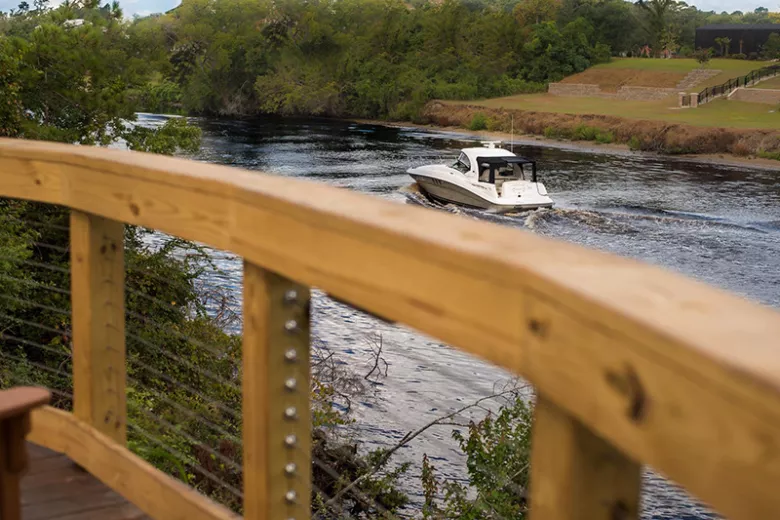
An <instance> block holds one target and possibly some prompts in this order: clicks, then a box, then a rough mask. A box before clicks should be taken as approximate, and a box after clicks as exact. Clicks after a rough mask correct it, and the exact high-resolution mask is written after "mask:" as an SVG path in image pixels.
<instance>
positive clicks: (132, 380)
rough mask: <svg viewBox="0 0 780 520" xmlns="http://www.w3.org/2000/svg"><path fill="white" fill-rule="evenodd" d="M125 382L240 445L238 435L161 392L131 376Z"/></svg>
mask: <svg viewBox="0 0 780 520" xmlns="http://www.w3.org/2000/svg"><path fill="white" fill-rule="evenodd" d="M127 380H128V381H129V382H130V383H131V384H133V385H135V386H136V387H138V388H140V389H143V391H144V392H150V393H152V394H154V396H155V397H157V399H159V400H160V401H161V402H163V403H165V404H167V405H169V406H171V407H173V408H175V409H176V410H177V411H178V412H180V413H182V414H184V415H186V416H187V417H189V418H190V419H195V420H197V421H200V423H201V424H203V425H205V426H208V427H210V428H211V429H213V430H214V431H215V432H217V433H219V434H220V435H223V436H224V437H226V438H227V439H230V440H231V441H233V442H235V443H238V444H242V443H243V441H242V440H241V438H240V436H238V435H236V434H234V433H230V432H228V431H227V430H226V429H225V428H223V427H222V426H219V425H217V424H215V423H213V422H211V421H209V420H208V419H206V418H205V417H203V416H202V415H198V414H197V413H195V412H193V411H192V410H189V409H188V408H187V407H185V406H182V405H181V404H179V403H177V402H176V401H174V400H173V399H170V398H169V397H167V396H165V394H163V393H161V392H158V391H157V390H155V389H154V388H150V387H148V386H145V385H144V384H143V383H141V382H140V381H139V380H137V379H135V378H133V377H131V376H127Z"/></svg>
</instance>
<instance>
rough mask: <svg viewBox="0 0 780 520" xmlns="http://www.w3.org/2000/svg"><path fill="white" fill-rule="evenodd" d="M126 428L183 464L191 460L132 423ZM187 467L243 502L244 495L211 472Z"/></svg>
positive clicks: (196, 467) (192, 466) (195, 466)
mask: <svg viewBox="0 0 780 520" xmlns="http://www.w3.org/2000/svg"><path fill="white" fill-rule="evenodd" d="M128 426H130V427H131V428H132V429H133V430H135V431H136V432H138V434H139V435H141V436H143V437H144V438H145V439H147V440H149V441H151V442H153V443H155V444H156V445H157V446H159V447H160V448H162V449H164V450H165V451H167V452H168V453H169V454H170V455H172V456H174V457H176V458H178V459H179V460H180V461H183V462H184V461H188V460H191V457H187V456H186V455H184V454H183V453H181V452H180V451H178V450H177V449H175V448H173V447H171V446H169V445H168V444H166V443H165V442H163V441H161V440H159V439H158V438H156V437H155V436H154V435H151V434H150V433H149V432H147V431H146V430H144V429H143V428H141V427H140V426H137V425H136V424H133V423H129V424H128ZM188 465H189V466H190V467H191V468H192V469H193V470H195V471H197V472H198V473H200V474H201V475H203V476H204V477H206V478H207V479H209V480H210V481H212V482H213V483H214V484H216V485H218V486H220V487H222V488H224V489H226V490H227V491H229V492H230V493H232V494H233V495H235V496H236V498H238V499H240V500H243V498H244V494H243V493H242V492H241V491H239V490H238V489H236V488H235V487H233V486H231V485H230V484H228V483H227V482H225V481H224V480H222V479H220V478H219V477H217V476H216V475H214V474H213V473H212V472H210V471H209V470H207V469H206V468H204V467H203V466H201V465H199V464H192V463H189V464H188Z"/></svg>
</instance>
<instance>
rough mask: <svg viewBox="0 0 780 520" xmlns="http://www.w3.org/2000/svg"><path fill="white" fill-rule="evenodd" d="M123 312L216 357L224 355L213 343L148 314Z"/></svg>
mask: <svg viewBox="0 0 780 520" xmlns="http://www.w3.org/2000/svg"><path fill="white" fill-rule="evenodd" d="M125 312H126V314H127V315H128V316H132V317H133V318H136V319H138V320H140V321H142V322H143V323H144V324H146V325H151V326H153V327H155V328H157V329H159V330H162V331H164V332H167V333H169V334H173V335H174V336H177V337H179V338H181V339H183V340H185V341H189V342H190V343H192V344H193V345H195V346H196V347H200V348H203V349H205V350H206V351H208V352H209V353H211V354H213V355H214V356H216V357H221V356H224V355H225V352H222V351H220V350H217V349H216V348H214V346H213V345H209V344H208V343H205V342H203V341H200V340H198V339H196V338H193V337H192V336H189V335H187V334H184V333H183V332H179V331H177V330H175V329H172V328H171V327H170V326H169V325H164V324H162V323H160V322H158V321H157V320H155V319H154V318H150V317H148V316H144V315H142V314H138V313H137V312H134V311H130V310H127V311H125Z"/></svg>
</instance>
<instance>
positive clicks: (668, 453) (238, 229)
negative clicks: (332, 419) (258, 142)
mask: <svg viewBox="0 0 780 520" xmlns="http://www.w3.org/2000/svg"><path fill="white" fill-rule="evenodd" d="M0 171H2V172H3V177H2V183H1V184H0V194H1V195H5V196H10V197H21V198H29V199H34V200H41V201H46V202H53V203H58V204H63V205H66V206H70V207H73V208H76V209H78V210H80V211H85V212H89V213H94V214H97V215H100V216H102V217H105V218H109V219H113V220H117V221H122V222H126V223H131V224H138V225H145V226H149V227H154V228H157V229H160V230H162V231H165V232H168V233H172V234H175V235H178V236H181V237H183V238H187V239H192V240H199V241H202V242H205V243H208V244H210V245H212V246H214V247H218V248H221V249H225V250H230V251H233V252H235V253H237V254H239V255H241V256H243V257H244V258H245V259H246V260H247V261H249V262H250V263H252V264H255V265H261V266H263V267H265V268H267V269H269V270H271V271H274V272H276V273H279V274H280V275H282V276H285V277H287V278H289V279H294V280H297V281H298V282H300V283H302V284H305V285H307V286H316V287H319V288H322V289H323V290H325V291H326V292H328V293H329V294H333V295H334V296H336V297H338V298H340V299H342V300H345V301H349V302H352V303H354V304H355V305H357V306H358V307H361V308H363V309H366V310H367V311H370V312H372V313H374V314H377V315H380V316H383V317H385V318H387V319H389V320H392V321H396V322H399V323H404V324H407V325H411V326H413V327H415V328H417V329H418V330H421V331H423V332H425V333H427V334H429V335H431V336H434V337H437V338H439V339H441V340H443V341H445V342H447V343H449V344H451V345H453V346H455V347H458V348H460V349H462V350H465V351H467V352H470V353H472V354H475V355H478V356H481V357H483V358H485V359H487V360H489V361H492V362H494V363H496V364H498V365H500V366H502V367H504V368H507V369H509V370H511V371H513V372H515V373H517V374H520V375H521V376H523V377H525V378H526V379H528V380H529V381H531V382H532V383H534V384H535V385H536V386H537V389H538V390H539V392H540V393H542V394H544V395H546V396H548V397H549V398H550V399H551V400H553V401H554V402H555V403H556V404H557V405H558V406H560V407H561V408H562V409H564V410H565V411H567V412H568V413H570V414H572V415H573V416H574V417H575V418H577V419H579V420H580V421H581V422H582V423H583V424H585V425H587V426H588V427H589V428H591V429H593V430H594V431H595V432H596V433H597V434H599V435H600V436H602V437H603V438H606V439H609V441H610V442H613V443H615V444H616V445H617V446H618V447H619V448H620V449H621V450H622V451H624V452H625V453H627V454H628V455H629V456H631V457H632V458H634V459H636V460H641V461H642V462H644V463H648V464H651V465H653V466H655V467H656V468H657V469H659V470H660V471H662V472H663V473H665V474H666V475H667V476H669V477H671V478H672V479H674V480H676V481H677V482H679V483H681V484H682V485H684V486H686V487H687V488H688V489H689V490H691V491H692V492H693V493H695V494H697V495H698V496H699V498H701V499H703V500H705V501H706V502H708V503H710V504H712V505H713V506H714V507H716V508H717V509H719V511H720V512H721V513H724V514H725V515H727V516H729V517H731V518H733V519H735V520H740V519H747V518H761V519H762V520H763V519H764V518H767V514H766V513H767V512H774V511H776V510H777V508H778V507H780V496H778V495H777V493H776V492H775V490H776V489H777V488H778V487H779V486H780V462H778V461H780V457H778V456H777V455H778V452H780V446H778V442H780V441H779V439H780V355H778V344H779V343H780V340H778V338H780V317H779V316H780V315H778V313H777V312H775V311H773V310H770V309H767V308H764V307H761V306H759V305H756V304H753V303H750V302H747V301H745V300H742V299H740V298H737V297H735V296H732V295H728V294H726V293H724V292H721V291H718V290H716V289H712V288H709V287H706V286H704V285H702V284H699V283H697V282H694V281H692V280H689V279H686V278H684V277H681V276H678V275H675V274H672V273H670V272H666V271H663V270H661V269H658V268H656V267H651V266H648V265H644V264H641V263H638V262H635V261H631V260H628V259H624V258H618V257H614V256H610V255H606V254H602V253H598V252H595V251H589V250H586V249H583V248H581V247H577V246H573V245H570V244H565V243H561V242H557V241H553V240H549V239H546V238H542V237H538V236H534V235H533V234H530V233H525V232H522V231H519V230H513V229H507V228H503V227H500V226H495V225H491V224H488V223H484V222H474V221H470V220H467V219H461V218H457V217H454V216H452V215H445V214H442V213H440V212H435V211H430V210H425V209H422V208H413V207H409V206H404V205H399V204H394V203H391V202H387V201H381V200H377V199H376V198H373V197H367V196H363V195H360V194H356V193H350V192H346V191H342V190H338V189H334V188H331V187H327V186H323V185H317V184H313V183H308V182H305V181H298V180H293V179H289V178H284V179H281V178H275V177H271V176H266V175H262V174H258V173H256V172H246V171H241V170H237V169H232V168H227V167H221V166H215V165H206V164H200V163H192V162H188V161H184V160H179V159H173V158H161V157H158V156H151V155H144V154H132V153H127V152H119V151H112V150H98V149H92V148H87V147H78V148H72V147H68V146H64V145H56V144H48V143H31V142H20V141H8V140H6V141H0ZM552 352H555V353H556V355H550V354H549V353H552ZM626 363H628V364H626ZM637 381H638V382H639V383H638V384H637ZM637 396H639V397H637ZM696 439H700V440H698V441H697V440H696ZM701 439H703V440H701ZM694 448H695V449H694ZM757 483H758V484H757Z"/></svg>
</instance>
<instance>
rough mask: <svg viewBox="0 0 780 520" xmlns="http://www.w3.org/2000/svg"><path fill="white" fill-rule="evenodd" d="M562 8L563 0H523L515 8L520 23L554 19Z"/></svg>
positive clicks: (532, 23) (536, 22) (535, 22)
mask: <svg viewBox="0 0 780 520" xmlns="http://www.w3.org/2000/svg"><path fill="white" fill-rule="evenodd" d="M560 8H561V0H521V1H520V2H518V4H517V5H516V6H515V8H514V14H515V18H517V21H518V22H519V23H520V25H535V24H538V23H542V22H549V21H550V20H554V19H555V17H556V16H557V14H558V11H559V10H560Z"/></svg>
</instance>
